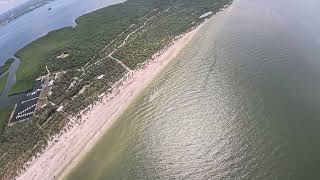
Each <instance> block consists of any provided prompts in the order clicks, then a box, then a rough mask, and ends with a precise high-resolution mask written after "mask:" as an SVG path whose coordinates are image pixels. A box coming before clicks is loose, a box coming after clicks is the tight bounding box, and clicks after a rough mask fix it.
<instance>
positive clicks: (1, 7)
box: [0, 0, 29, 14]
mask: <svg viewBox="0 0 320 180" xmlns="http://www.w3.org/2000/svg"><path fill="white" fill-rule="evenodd" d="M27 1H29V0H0V14H1V13H3V12H5V11H8V10H9V9H11V8H13V7H16V6H17V5H19V4H21V3H24V2H27Z"/></svg>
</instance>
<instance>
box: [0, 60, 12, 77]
mask: <svg viewBox="0 0 320 180" xmlns="http://www.w3.org/2000/svg"><path fill="white" fill-rule="evenodd" d="M13 61H14V59H13V58H11V59H8V60H7V61H6V62H5V63H4V65H2V66H0V76H1V75H2V74H3V73H5V72H7V71H8V70H9V68H10V66H11V64H12V63H13Z"/></svg>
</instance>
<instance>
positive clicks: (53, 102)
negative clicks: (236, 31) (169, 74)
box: [0, 0, 231, 179]
mask: <svg viewBox="0 0 320 180" xmlns="http://www.w3.org/2000/svg"><path fill="white" fill-rule="evenodd" d="M230 3H231V1H230V0H215V1H212V0H196V1H195V0H183V1H173V2H171V1H170V2H167V1H162V0H128V1H126V2H125V3H122V4H118V5H113V6H110V7H107V8H104V9H101V10H98V11H96V12H94V13H90V14H88V15H85V16H82V17H80V18H78V19H77V23H78V25H77V26H76V27H75V28H64V29H61V30H57V31H54V32H51V33H49V34H48V35H46V36H44V37H42V38H40V39H38V40H36V41H34V42H33V43H31V44H29V45H28V46H26V47H25V48H23V49H22V50H20V51H19V52H18V56H19V57H21V59H22V60H21V61H22V62H21V66H20V67H19V70H18V74H17V84H16V85H15V87H14V88H13V90H11V92H12V93H14V91H15V92H20V91H21V90H22V89H24V90H27V89H28V88H27V87H29V86H30V87H31V84H33V83H34V80H35V79H36V78H37V77H38V76H39V75H47V76H48V79H49V80H48V81H49V82H50V83H48V84H50V86H51V87H50V91H49V92H48V94H47V99H46V100H47V101H46V103H45V104H44V105H43V106H41V108H40V109H39V110H37V111H36V112H35V116H34V117H32V118H31V119H29V120H27V121H24V122H21V123H16V124H14V125H12V126H7V127H6V128H5V131H4V134H3V137H4V138H3V139H4V141H1V142H0V143H1V144H0V154H3V156H2V160H1V161H0V167H1V171H0V179H1V178H2V177H4V179H11V178H12V177H16V176H17V174H18V172H24V169H26V170H27V172H28V173H30V172H32V171H30V170H29V168H28V167H30V166H31V167H33V165H32V164H33V162H35V161H36V160H37V159H41V158H43V156H42V155H41V152H43V151H44V150H45V149H47V148H49V147H51V146H52V145H54V144H55V143H56V142H55V140H54V139H55V138H58V137H59V136H64V133H65V132H66V133H68V129H71V128H72V127H73V126H76V127H79V126H80V128H81V127H82V126H81V125H82V124H83V123H86V122H87V121H88V122H90V123H94V122H96V123H102V122H100V121H99V117H94V116H92V118H90V119H86V118H85V117H87V118H88V116H86V113H90V112H91V111H92V108H93V107H94V106H95V105H96V104H100V102H102V101H103V100H104V99H105V96H107V97H110V96H112V97H113V95H115V94H116V93H118V92H119V90H118V88H119V87H120V86H121V85H122V84H123V83H127V82H128V81H127V79H132V78H133V77H134V78H136V79H138V77H139V76H141V77H142V76H143V75H142V74H141V73H140V75H139V72H140V70H141V69H143V67H144V66H146V64H148V63H149V62H150V63H151V62H152V60H154V59H156V58H157V57H158V56H159V55H160V54H162V53H164V52H165V51H166V50H167V48H168V47H169V46H171V45H172V43H173V42H174V41H175V40H177V39H179V38H181V35H182V34H184V33H186V32H189V31H190V30H192V29H194V28H196V27H197V26H199V25H200V24H201V23H202V22H204V21H205V19H206V18H199V17H200V16H201V15H202V14H204V13H206V12H208V11H212V12H214V13H217V12H218V11H220V10H221V9H223V8H224V7H226V6H227V5H228V4H230ZM214 13H213V14H214ZM192 32H193V31H192ZM155 66H156V65H155ZM159 66H160V67H161V66H162V65H159ZM151 67H153V66H151ZM148 69H149V68H148ZM156 69H157V68H156ZM136 71H137V72H136ZM154 71H155V72H158V70H154ZM141 72H144V71H143V70H141ZM148 72H149V70H147V72H146V76H148V75H149V76H150V77H153V76H154V75H150V74H151V72H150V74H149V73H148ZM155 72H154V73H155ZM133 74H138V75H133ZM33 78H34V79H33ZM143 78H147V77H144V76H143ZM31 82H32V83H31ZM133 82H135V81H133ZM133 82H132V83H133ZM141 82H144V81H143V80H141ZM134 84H135V83H134ZM137 86H138V85H137ZM140 86H141V87H140ZM121 87H122V86H121ZM143 87H144V84H139V88H138V90H139V89H140V88H143ZM129 89H130V88H129ZM138 90H137V91H136V90H134V93H136V92H138ZM125 92H127V91H125ZM127 93H128V94H129V95H130V94H132V93H133V90H132V91H128V92H127ZM130 98H131V96H130ZM132 98H133V96H132ZM112 99H115V97H113V98H112ZM119 104H120V103H119ZM121 104H122V105H123V104H124V106H126V105H127V104H126V103H125V102H122V103H121ZM101 106H102V105H101ZM103 107H104V108H106V109H110V110H112V109H113V108H112V106H111V105H106V106H103ZM115 107H117V106H115ZM119 108H120V109H121V108H122V106H121V107H119ZM110 110H109V112H110ZM96 114H98V113H96ZM110 118H111V117H110ZM102 121H107V120H103V119H102ZM90 123H89V124H90ZM100 125H101V124H97V125H96V126H95V127H94V128H101V127H100ZM72 132H76V130H74V131H72ZM72 132H71V133H72ZM92 132H95V131H93V130H92ZM88 133H89V132H87V134H88ZM84 134H86V133H84ZM89 134H90V133H89ZM79 136H80V135H79ZM77 137H78V135H77ZM81 138H83V136H81ZM81 138H80V139H81ZM48 142H49V144H50V146H49V147H48ZM69 143H70V144H73V142H71V141H67V142H66V144H64V145H66V146H68V145H69ZM7 152H10V153H7ZM50 152H51V151H50ZM65 152H66V151H65ZM61 153H63V152H62V151H61ZM60 155H61V154H60ZM63 155H64V156H67V155H66V154H63ZM64 156H62V155H61V156H60V157H61V158H62V159H59V160H57V159H55V160H57V163H58V164H59V162H61V161H63V158H64ZM46 158H49V157H46ZM68 158H72V157H68ZM32 159H36V160H34V161H33V160H32ZM18 160H19V161H18ZM28 162H29V163H28ZM30 163H31V164H30ZM36 167H43V166H42V165H40V166H36ZM53 169H54V168H53ZM36 171H37V170H35V171H34V172H35V173H36ZM40 171H41V168H40ZM49 176H50V177H52V176H51V175H50V174H49Z"/></svg>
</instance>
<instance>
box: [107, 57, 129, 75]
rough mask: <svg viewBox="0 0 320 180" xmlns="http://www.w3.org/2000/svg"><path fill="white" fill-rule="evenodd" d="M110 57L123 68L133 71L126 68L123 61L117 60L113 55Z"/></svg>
mask: <svg viewBox="0 0 320 180" xmlns="http://www.w3.org/2000/svg"><path fill="white" fill-rule="evenodd" d="M108 57H110V58H111V59H113V60H115V61H116V62H117V63H119V64H120V65H121V66H123V67H124V68H125V69H126V70H127V71H128V72H130V71H131V69H130V68H129V67H128V66H126V65H125V64H123V62H122V61H120V60H119V59H117V58H115V57H112V56H111V55H109V56H108Z"/></svg>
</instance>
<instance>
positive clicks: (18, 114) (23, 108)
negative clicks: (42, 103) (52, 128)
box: [11, 79, 45, 123]
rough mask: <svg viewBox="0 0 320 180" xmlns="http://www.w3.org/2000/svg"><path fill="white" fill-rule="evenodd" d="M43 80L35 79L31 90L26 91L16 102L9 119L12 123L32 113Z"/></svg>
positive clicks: (28, 116)
mask: <svg viewBox="0 0 320 180" xmlns="http://www.w3.org/2000/svg"><path fill="white" fill-rule="evenodd" d="M44 81H45V80H44V79H40V80H37V81H36V84H35V87H34V88H33V90H32V91H31V92H28V93H26V94H25V95H24V96H23V97H22V99H21V101H19V102H18V103H17V106H16V109H15V111H14V113H13V116H12V119H11V122H12V123H14V122H18V121H23V120H26V119H28V118H31V117H32V116H33V115H34V111H35V109H36V106H37V102H38V98H39V96H40V93H41V89H42V85H43V84H44Z"/></svg>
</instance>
